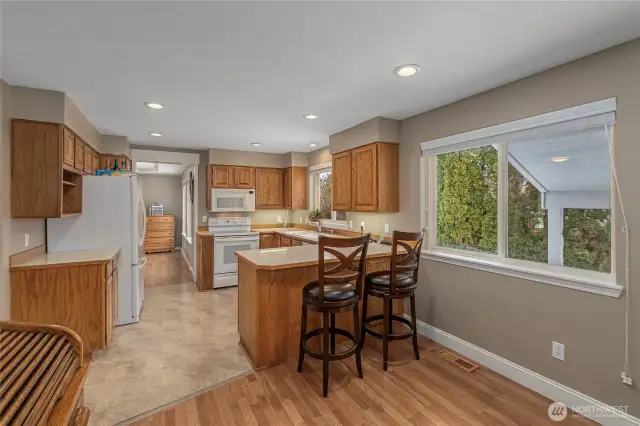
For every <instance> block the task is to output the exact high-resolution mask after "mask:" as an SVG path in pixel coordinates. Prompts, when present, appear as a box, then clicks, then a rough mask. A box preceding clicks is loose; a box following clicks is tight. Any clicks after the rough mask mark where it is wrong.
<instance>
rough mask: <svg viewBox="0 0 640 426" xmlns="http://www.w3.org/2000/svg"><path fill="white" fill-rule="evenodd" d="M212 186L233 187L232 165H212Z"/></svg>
mask: <svg viewBox="0 0 640 426" xmlns="http://www.w3.org/2000/svg"><path fill="white" fill-rule="evenodd" d="M211 187H212V188H233V167H232V166H211Z"/></svg>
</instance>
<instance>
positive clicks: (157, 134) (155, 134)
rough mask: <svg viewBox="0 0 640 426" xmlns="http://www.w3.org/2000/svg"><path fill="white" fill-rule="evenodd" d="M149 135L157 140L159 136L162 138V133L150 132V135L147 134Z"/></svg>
mask: <svg viewBox="0 0 640 426" xmlns="http://www.w3.org/2000/svg"><path fill="white" fill-rule="evenodd" d="M149 135H151V136H155V137H157V138H159V137H160V136H162V133H158V132H151V133H149Z"/></svg>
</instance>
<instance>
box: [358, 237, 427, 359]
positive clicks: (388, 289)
mask: <svg viewBox="0 0 640 426" xmlns="http://www.w3.org/2000/svg"><path fill="white" fill-rule="evenodd" d="M424 235H425V230H424V229H423V230H422V231H421V232H402V231H394V232H393V243H392V247H391V268H390V270H389V271H377V272H372V273H370V274H367V276H366V278H365V289H364V295H363V303H362V332H361V333H362V335H361V336H360V346H363V345H364V339H365V335H366V334H367V333H368V334H371V335H372V336H374V337H377V338H379V339H382V368H383V370H385V371H386V370H387V362H388V359H389V341H391V340H400V339H408V338H410V337H412V338H413V352H414V354H415V356H416V359H420V352H419V351H418V331H417V328H416V322H417V320H416V300H415V294H414V291H415V289H416V287H417V286H418V269H419V266H420V251H421V250H422V242H423V240H424ZM400 247H401V248H402V249H404V253H401V252H399V248H400ZM369 296H374V297H379V298H382V299H383V304H382V309H383V312H384V313H383V314H380V315H373V316H370V317H367V299H368V297H369ZM406 298H409V299H410V302H411V321H409V320H407V319H406V318H404V317H401V316H398V315H394V314H393V310H392V309H393V306H392V305H393V300H394V299H406ZM379 320H383V325H382V330H383V331H382V333H379V332H377V331H375V330H374V329H373V328H372V327H371V323H372V322H374V321H379ZM393 321H398V322H401V323H402V324H404V325H406V326H407V327H408V328H409V331H405V332H399V333H395V334H394V333H393Z"/></svg>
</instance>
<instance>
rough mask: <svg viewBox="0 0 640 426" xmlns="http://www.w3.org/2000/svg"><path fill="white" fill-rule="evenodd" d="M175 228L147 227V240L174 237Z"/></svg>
mask: <svg viewBox="0 0 640 426" xmlns="http://www.w3.org/2000/svg"><path fill="white" fill-rule="evenodd" d="M173 231H174V230H173V229H166V230H156V229H149V228H147V234H146V235H145V236H144V238H145V240H146V239H147V238H163V237H171V238H173Z"/></svg>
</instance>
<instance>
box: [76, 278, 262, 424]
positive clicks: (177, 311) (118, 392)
mask: <svg viewBox="0 0 640 426" xmlns="http://www.w3.org/2000/svg"><path fill="white" fill-rule="evenodd" d="M237 306H238V302H237V288H235V287H234V288H229V289H223V290H217V291H214V292H204V293H201V292H198V290H197V288H196V285H195V283H193V282H189V283H184V284H175V285H161V286H152V287H148V288H146V289H145V300H144V304H143V308H142V309H143V310H142V316H141V320H140V322H138V323H136V324H131V325H126V326H121V327H116V328H115V329H114V331H113V336H112V338H111V342H110V344H109V347H108V348H107V349H105V350H103V351H100V352H98V353H96V354H94V359H93V362H92V365H91V369H90V372H89V375H88V377H87V380H86V383H85V394H84V402H85V405H86V406H87V407H88V408H89V409H90V411H91V416H90V421H89V424H90V425H95V426H98V425H114V424H117V423H120V422H126V420H127V419H130V418H132V417H135V416H137V415H140V414H142V413H145V412H147V411H149V410H152V409H154V408H157V407H160V406H162V405H164V404H167V403H170V402H172V401H175V400H177V399H180V398H182V397H185V396H187V395H190V394H192V393H194V392H197V391H199V390H202V389H206V388H208V387H211V386H213V385H216V384H219V383H221V382H224V381H226V380H229V379H231V378H234V377H238V376H241V375H244V374H247V373H249V372H251V371H253V368H252V366H251V364H250V363H249V361H248V359H247V357H246V355H245V354H244V352H243V351H242V349H240V347H239V345H238V338H239V337H238V332H237Z"/></svg>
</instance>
